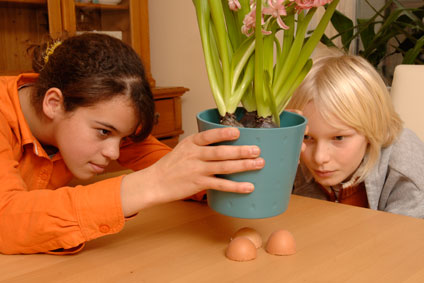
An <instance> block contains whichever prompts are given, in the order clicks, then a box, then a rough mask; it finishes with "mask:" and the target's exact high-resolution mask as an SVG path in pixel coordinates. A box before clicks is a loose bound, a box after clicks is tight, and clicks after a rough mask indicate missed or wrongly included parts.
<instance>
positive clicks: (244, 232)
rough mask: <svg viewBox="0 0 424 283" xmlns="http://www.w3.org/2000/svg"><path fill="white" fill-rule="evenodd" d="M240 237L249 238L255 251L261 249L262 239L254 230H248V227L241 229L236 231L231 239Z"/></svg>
mask: <svg viewBox="0 0 424 283" xmlns="http://www.w3.org/2000/svg"><path fill="white" fill-rule="evenodd" d="M242 236H243V237H246V238H249V240H251V241H252V242H253V244H255V247H256V248H257V249H259V248H260V247H262V237H261V235H260V234H259V232H258V231H256V230H255V229H253V228H250V227H243V228H241V229H239V230H237V231H236V232H235V233H234V235H233V239H235V238H237V237H242Z"/></svg>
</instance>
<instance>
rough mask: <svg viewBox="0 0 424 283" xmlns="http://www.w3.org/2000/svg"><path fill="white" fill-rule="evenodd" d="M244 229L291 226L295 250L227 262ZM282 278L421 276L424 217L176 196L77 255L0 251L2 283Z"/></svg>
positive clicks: (300, 200) (302, 201) (265, 232)
mask: <svg viewBox="0 0 424 283" xmlns="http://www.w3.org/2000/svg"><path fill="white" fill-rule="evenodd" d="M245 226H250V227H253V228H255V229H256V230H258V231H259V232H260V233H261V234H262V236H263V239H264V241H266V239H267V238H268V236H269V234H270V233H271V232H272V231H274V230H276V229H278V228H284V229H287V230H289V231H291V232H292V233H293V235H294V236H295V239H296V241H297V253H296V254H295V255H292V256H273V255H270V254H267V253H266V252H265V250H264V249H263V248H261V249H259V250H258V257H257V258H256V259H255V260H253V261H249V262H234V261H231V260H228V259H227V258H226V257H225V256H224V251H225V248H226V246H227V243H228V241H229V239H230V237H231V235H232V234H233V233H234V232H235V231H236V230H237V229H239V228H241V227H245ZM283 281H284V282H385V283H386V282H424V221H423V220H422V219H416V218H412V217H406V216H400V215H394V214H390V213H385V212H379V211H373V210H370V209H363V208H358V207H352V206H348V205H342V204H336V203H330V202H326V201H320V200H315V199H310V198H304V197H299V196H292V199H291V200H290V205H289V208H288V210H287V211H286V212H285V213H283V214H281V215H279V216H276V217H272V218H267V219H259V220H249V219H237V218H231V217H227V216H224V215H220V214H218V213H216V212H214V211H212V210H211V209H210V208H209V207H207V205H206V204H204V203H197V202H183V201H179V202H173V203H170V204H166V205H162V206H158V207H154V208H151V209H147V210H146V211H144V212H142V213H140V214H139V215H138V216H137V217H136V218H135V219H133V220H131V221H129V222H127V224H126V227H125V228H124V230H123V231H122V232H121V233H119V234H116V235H111V236H107V237H103V238H100V239H97V240H94V241H91V242H89V243H88V244H87V246H86V248H85V249H84V250H83V251H82V252H81V253H79V254H77V255H71V256H52V255H42V254H40V255H12V256H10V255H0V282H283Z"/></svg>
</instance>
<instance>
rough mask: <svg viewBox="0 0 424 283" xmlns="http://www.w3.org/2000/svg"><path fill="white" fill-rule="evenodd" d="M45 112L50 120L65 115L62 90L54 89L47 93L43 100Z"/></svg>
mask: <svg viewBox="0 0 424 283" xmlns="http://www.w3.org/2000/svg"><path fill="white" fill-rule="evenodd" d="M43 112H44V115H46V116H47V117H48V118H49V119H54V118H55V117H57V116H58V115H62V114H63V112H64V109H63V95H62V91H61V90H60V89H58V88H56V87H52V88H49V89H48V90H47V91H46V94H45V95H44V99H43Z"/></svg>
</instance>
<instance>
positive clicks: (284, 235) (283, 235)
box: [265, 229, 296, 255]
mask: <svg viewBox="0 0 424 283" xmlns="http://www.w3.org/2000/svg"><path fill="white" fill-rule="evenodd" d="M265 249H266V251H267V252H268V253H270V254H273V255H292V254H295V253H296V242H295V241H294V237H293V235H292V233H290V232H289V231H287V230H283V229H280V230H277V231H274V232H273V233H272V234H271V235H270V236H269V238H268V242H267V244H266V248H265Z"/></svg>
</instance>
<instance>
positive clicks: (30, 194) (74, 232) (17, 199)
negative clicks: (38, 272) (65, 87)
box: [0, 74, 171, 254]
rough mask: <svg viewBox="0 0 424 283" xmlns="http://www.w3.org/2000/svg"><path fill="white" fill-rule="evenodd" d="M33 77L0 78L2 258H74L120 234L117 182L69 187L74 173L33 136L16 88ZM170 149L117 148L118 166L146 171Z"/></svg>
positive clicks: (153, 144)
mask: <svg viewBox="0 0 424 283" xmlns="http://www.w3.org/2000/svg"><path fill="white" fill-rule="evenodd" d="M36 79H37V75H36V74H23V75H20V76H18V77H0V253H4V254H16V253H25V254H27V253H72V252H77V251H79V250H80V249H81V248H82V247H83V246H84V243H85V242H87V241H89V240H92V239H95V238H98V237H101V236H104V235H108V234H113V233H117V232H119V231H120V230H121V229H122V228H123V226H124V223H125V218H124V215H123V212H122V207H121V196H120V185H121V180H122V176H121V177H115V178H111V179H107V180H104V181H100V182H97V183H94V184H91V185H87V186H76V187H68V186H66V184H67V183H69V181H70V180H71V179H72V174H71V172H70V171H69V170H68V168H67V167H66V165H65V163H64V161H63V159H62V157H61V155H60V153H57V154H56V155H55V156H53V157H52V158H49V156H48V155H47V154H46V152H45V151H44V149H43V148H42V147H41V145H40V143H39V142H38V141H37V139H36V138H35V137H34V136H33V135H32V133H31V131H30V129H29V126H28V124H27V122H26V121H25V118H24V115H23V113H22V110H21V106H20V103H19V96H18V87H19V86H21V85H23V84H27V83H33V82H34V81H35V80H36ZM170 150H171V149H170V148H169V147H167V146H166V145H164V144H162V143H160V142H159V141H158V140H156V139H155V138H154V137H152V136H149V137H148V138H147V139H146V140H144V141H143V142H141V143H128V144H126V145H125V146H123V147H121V151H120V157H119V160H118V161H119V163H120V164H121V165H123V166H125V167H127V168H130V169H133V170H140V169H143V168H146V167H148V166H150V165H151V164H153V163H154V162H156V161H157V160H158V159H160V158H161V157H162V156H164V155H165V154H167V153H168V152H169V151H170Z"/></svg>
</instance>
